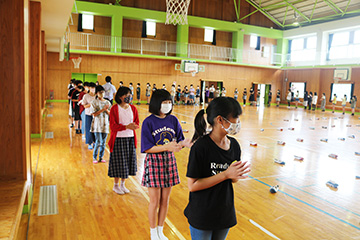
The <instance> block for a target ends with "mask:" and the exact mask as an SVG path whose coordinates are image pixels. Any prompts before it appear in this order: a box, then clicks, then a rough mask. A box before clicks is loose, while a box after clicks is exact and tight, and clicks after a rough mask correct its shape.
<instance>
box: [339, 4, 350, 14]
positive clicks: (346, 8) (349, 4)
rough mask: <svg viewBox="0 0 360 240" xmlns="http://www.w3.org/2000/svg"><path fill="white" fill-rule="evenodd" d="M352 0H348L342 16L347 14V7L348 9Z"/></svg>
mask: <svg viewBox="0 0 360 240" xmlns="http://www.w3.org/2000/svg"><path fill="white" fill-rule="evenodd" d="M350 2H351V0H349V1H348V3H347V5H346V8H345V11H344V12H343V14H342V15H341V16H344V14H346V11H347V9H348V7H349V5H350Z"/></svg>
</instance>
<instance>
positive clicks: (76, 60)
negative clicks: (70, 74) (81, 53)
mask: <svg viewBox="0 0 360 240" xmlns="http://www.w3.org/2000/svg"><path fill="white" fill-rule="evenodd" d="M70 59H71V60H72V61H73V63H74V68H80V63H81V59H82V58H81V57H71V58H70Z"/></svg>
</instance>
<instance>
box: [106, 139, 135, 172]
mask: <svg viewBox="0 0 360 240" xmlns="http://www.w3.org/2000/svg"><path fill="white" fill-rule="evenodd" d="M136 172H137V165H136V148H135V142H134V137H125V138H116V139H115V144H114V149H113V151H112V153H110V161H109V170H108V176H109V177H111V178H128V177H129V175H131V176H135V175H136Z"/></svg>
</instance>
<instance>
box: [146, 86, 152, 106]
mask: <svg viewBox="0 0 360 240" xmlns="http://www.w3.org/2000/svg"><path fill="white" fill-rule="evenodd" d="M145 95H146V101H147V103H146V104H147V105H149V103H150V95H151V86H150V83H147V84H146V91H145Z"/></svg>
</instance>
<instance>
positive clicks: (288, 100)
mask: <svg viewBox="0 0 360 240" xmlns="http://www.w3.org/2000/svg"><path fill="white" fill-rule="evenodd" d="M286 100H287V102H288V107H287V108H290V103H291V89H289V91H288V94H287V96H286Z"/></svg>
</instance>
